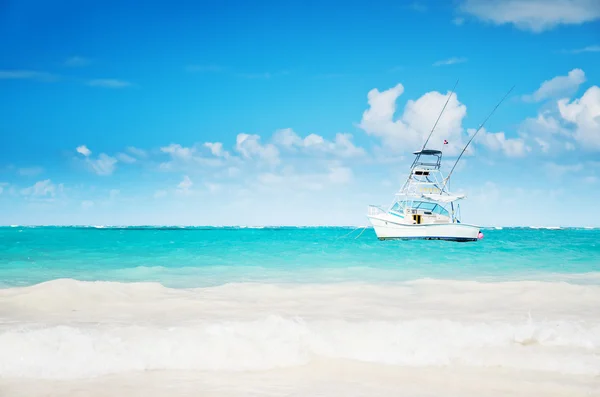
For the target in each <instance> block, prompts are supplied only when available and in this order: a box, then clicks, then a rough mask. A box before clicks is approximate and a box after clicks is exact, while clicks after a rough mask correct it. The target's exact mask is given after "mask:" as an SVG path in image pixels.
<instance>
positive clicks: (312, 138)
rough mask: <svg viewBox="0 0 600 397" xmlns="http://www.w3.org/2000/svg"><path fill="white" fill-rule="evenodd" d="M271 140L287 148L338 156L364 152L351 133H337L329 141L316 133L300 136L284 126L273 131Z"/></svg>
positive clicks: (356, 154) (362, 153) (359, 154)
mask: <svg viewBox="0 0 600 397" xmlns="http://www.w3.org/2000/svg"><path fill="white" fill-rule="evenodd" d="M273 141H274V142H275V143H276V144H278V145H280V146H283V147H286V148H288V149H292V148H301V149H304V150H305V151H306V152H308V153H311V152H312V153H314V152H322V153H329V154H332V155H335V156H339V157H356V156H362V155H364V154H365V150H364V149H363V148H360V147H357V146H355V145H354V143H352V134H342V133H338V134H336V135H335V140H334V141H333V142H331V141H328V140H326V139H324V138H323V137H322V136H320V135H317V134H310V135H307V136H306V137H305V138H301V137H300V136H299V135H298V134H296V133H295V132H294V131H293V130H292V129H291V128H285V129H283V130H278V131H276V132H275V134H274V136H273Z"/></svg>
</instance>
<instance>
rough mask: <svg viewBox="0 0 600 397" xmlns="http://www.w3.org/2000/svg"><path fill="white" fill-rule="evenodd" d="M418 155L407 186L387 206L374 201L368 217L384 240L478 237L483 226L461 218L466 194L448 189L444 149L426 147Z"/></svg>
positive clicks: (376, 232) (470, 239)
mask: <svg viewBox="0 0 600 397" xmlns="http://www.w3.org/2000/svg"><path fill="white" fill-rule="evenodd" d="M414 154H415V155H416V158H415V160H414V162H413V164H412V166H411V168H410V174H409V176H408V179H407V181H406V183H405V184H404V186H403V187H402V188H401V189H400V191H399V192H398V193H397V194H396V195H395V197H394V200H393V202H392V203H391V204H390V206H389V207H388V208H386V209H384V208H381V207H379V206H375V205H371V206H369V210H368V215H367V216H368V218H369V221H370V222H371V225H373V229H374V230H375V234H376V235H377V237H378V238H379V239H380V240H387V239H427V240H451V241H477V240H478V239H480V238H481V237H482V236H483V235H482V233H481V228H480V227H479V226H475V225H468V224H464V223H461V222H460V206H459V205H455V203H456V202H457V201H459V200H462V199H464V198H465V196H464V195H457V194H452V193H450V192H448V191H447V189H446V187H447V180H446V179H444V177H443V175H442V172H441V170H440V166H441V161H442V152H441V151H440V150H429V149H423V150H420V151H418V152H415V153H414Z"/></svg>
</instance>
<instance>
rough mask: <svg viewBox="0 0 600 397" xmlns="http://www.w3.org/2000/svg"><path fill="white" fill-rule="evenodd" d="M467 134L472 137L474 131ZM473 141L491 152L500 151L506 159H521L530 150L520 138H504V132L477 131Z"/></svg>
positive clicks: (471, 130)
mask: <svg viewBox="0 0 600 397" xmlns="http://www.w3.org/2000/svg"><path fill="white" fill-rule="evenodd" d="M467 132H468V133H469V135H472V134H474V133H475V129H469V130H467ZM475 141H476V142H477V143H479V144H481V145H483V146H485V147H486V148H488V149H490V150H492V151H501V152H503V153H504V154H505V155H506V156H508V157H521V156H524V155H525V153H527V152H528V151H530V150H531V149H530V148H529V147H528V146H526V145H525V141H524V140H523V139H522V138H514V139H513V138H506V136H505V134H504V132H488V131H486V129H485V128H482V129H481V130H479V133H478V134H477V137H476V138H475Z"/></svg>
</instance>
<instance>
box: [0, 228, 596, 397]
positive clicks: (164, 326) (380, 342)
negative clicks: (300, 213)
mask: <svg viewBox="0 0 600 397" xmlns="http://www.w3.org/2000/svg"><path fill="white" fill-rule="evenodd" d="M483 233H484V238H483V239H482V240H480V241H477V242H467V243H456V242H447V241H379V240H378V239H377V238H376V237H375V234H374V232H373V230H372V229H369V228H368V229H362V228H358V229H356V228H343V227H306V228H294V227H264V228H250V227H236V228H234V227H229V228H216V227H189V228H187V227H150V226H148V227H20V226H16V227H1V228H0V395H11V396H35V395H41V394H43V395H51V396H76V395H77V396H79V395H86V396H114V395H123V392H124V391H125V390H135V392H136V393H138V394H136V395H140V396H142V395H144V396H173V395H211V396H248V395H250V396H258V395H260V396H262V395H269V396H292V395H293V396H296V395H297V396H300V395H322V396H329V395H331V396H334V395H335V396H338V395H344V396H372V395H401V396H439V395H445V396H479V395H482V394H483V395H491V396H494V395H522V396H530V395H553V396H570V397H571V396H591V395H600V393H598V392H599V391H600V381H599V379H600V303H599V302H600V230H599V229H582V228H581V229H579V228H504V229H501V228H489V229H484V230H483ZM596 393H597V394H596Z"/></svg>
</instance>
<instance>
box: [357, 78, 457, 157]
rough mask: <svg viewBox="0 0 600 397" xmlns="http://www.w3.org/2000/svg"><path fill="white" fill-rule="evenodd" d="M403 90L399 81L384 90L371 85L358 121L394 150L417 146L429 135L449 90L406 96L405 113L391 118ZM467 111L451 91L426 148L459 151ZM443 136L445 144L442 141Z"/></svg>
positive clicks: (416, 147)
mask: <svg viewBox="0 0 600 397" xmlns="http://www.w3.org/2000/svg"><path fill="white" fill-rule="evenodd" d="M403 92H404V87H403V86H402V84H398V85H397V86H395V87H393V88H390V89H388V90H385V91H379V90H378V89H376V88H374V89H372V90H371V91H369V93H368V95H367V98H368V103H369V109H367V110H366V111H365V112H364V113H363V116H362V120H361V122H360V124H359V126H360V128H362V129H363V130H364V131H365V132H367V133H368V134H370V135H374V136H377V137H379V138H381V139H382V140H383V143H384V145H386V146H387V147H389V148H391V149H394V150H418V149H420V148H421V145H423V143H424V142H425V139H426V138H427V136H428V135H429V132H430V131H431V128H432V127H433V124H434V123H435V120H436V119H437V117H438V115H439V113H440V111H441V110H442V108H443V106H444V103H445V102H446V100H447V99H448V95H450V93H448V94H446V95H444V94H441V93H439V92H437V91H432V92H428V93H426V94H425V95H423V96H422V97H420V98H419V99H417V100H416V101H414V100H409V101H408V102H407V103H406V106H405V108H404V113H403V114H402V116H401V117H400V119H398V120H394V114H395V113H396V100H397V99H398V97H399V96H400V95H402V93H403ZM466 113H467V108H466V106H465V105H463V104H462V103H460V102H459V101H458V99H457V97H456V94H454V93H453V94H452V96H451V97H450V100H449V101H448V105H447V106H446V109H445V111H444V114H443V115H442V118H441V119H440V121H439V122H438V125H437V127H436V129H435V131H434V133H433V135H432V137H431V140H430V141H429V143H428V148H432V149H442V148H443V149H444V150H445V151H446V152H447V153H449V154H456V153H458V152H459V151H460V150H461V149H462V147H463V136H462V135H463V128H462V120H463V118H464V117H465V115H466ZM444 139H446V140H447V141H448V142H449V143H448V145H443V141H444Z"/></svg>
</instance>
